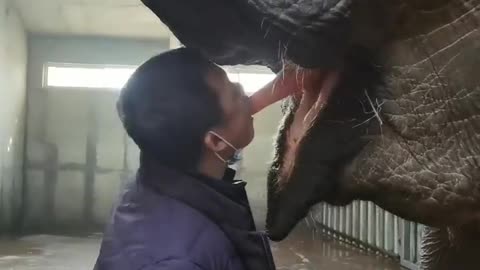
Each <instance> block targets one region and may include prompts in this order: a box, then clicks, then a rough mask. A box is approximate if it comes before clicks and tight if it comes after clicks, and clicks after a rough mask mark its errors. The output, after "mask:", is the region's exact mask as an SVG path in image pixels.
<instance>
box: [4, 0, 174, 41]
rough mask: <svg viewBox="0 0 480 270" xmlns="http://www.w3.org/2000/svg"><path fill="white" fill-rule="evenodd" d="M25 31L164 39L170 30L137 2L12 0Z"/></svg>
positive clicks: (128, 0)
mask: <svg viewBox="0 0 480 270" xmlns="http://www.w3.org/2000/svg"><path fill="white" fill-rule="evenodd" d="M13 3H14V4H15V5H16V6H17V8H18V10H19V12H20V14H21V16H22V18H23V20H24V23H25V27H26V28H27V30H28V31H30V32H33V33H47V34H59V35H94V36H110V37H128V38H148V39H150V38H152V39H158V38H166V37H169V36H170V31H169V30H168V28H167V27H166V26H165V25H163V24H162V23H161V22H160V20H159V19H158V18H157V17H156V16H155V15H154V14H153V13H152V12H151V11H150V10H149V9H147V8H146V7H145V6H144V5H143V4H142V3H141V2H140V0H13Z"/></svg>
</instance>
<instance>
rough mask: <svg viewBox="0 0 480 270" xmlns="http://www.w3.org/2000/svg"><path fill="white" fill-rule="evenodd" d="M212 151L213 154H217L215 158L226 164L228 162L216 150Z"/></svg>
mask: <svg viewBox="0 0 480 270" xmlns="http://www.w3.org/2000/svg"><path fill="white" fill-rule="evenodd" d="M213 153H214V154H215V156H217V158H218V159H220V160H221V161H222V162H223V163H225V164H228V162H227V161H226V160H225V159H224V158H222V157H221V156H220V155H219V154H218V153H217V152H213Z"/></svg>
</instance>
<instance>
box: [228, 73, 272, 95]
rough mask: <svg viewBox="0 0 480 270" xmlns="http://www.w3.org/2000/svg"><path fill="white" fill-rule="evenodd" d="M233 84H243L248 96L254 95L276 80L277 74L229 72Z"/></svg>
mask: <svg viewBox="0 0 480 270" xmlns="http://www.w3.org/2000/svg"><path fill="white" fill-rule="evenodd" d="M227 74H228V78H229V79H230V81H232V82H238V83H241V84H242V86H243V88H244V90H245V92H246V93H247V94H253V93H255V92H256V91H257V90H259V89H260V88H262V87H263V86H265V85H266V84H267V83H269V82H270V81H272V80H273V79H274V78H275V74H268V73H265V74H263V73H240V72H235V73H234V72H227Z"/></svg>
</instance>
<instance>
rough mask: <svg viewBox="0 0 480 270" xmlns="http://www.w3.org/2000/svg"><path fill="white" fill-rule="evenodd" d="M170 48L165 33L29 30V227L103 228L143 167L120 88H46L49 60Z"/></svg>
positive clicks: (129, 59)
mask: <svg viewBox="0 0 480 270" xmlns="http://www.w3.org/2000/svg"><path fill="white" fill-rule="evenodd" d="M165 48H168V40H165V41H134V40H123V39H107V38H85V37H82V38H77V37H53V36H31V37H30V39H29V64H28V72H29V73H28V115H27V144H26V147H27V151H26V160H27V166H26V172H25V173H26V181H25V199H24V215H23V218H24V220H23V231H24V232H25V233H38V232H41V233H43V232H53V233H56V232H62V231H79V230H81V231H84V230H88V229H98V228H99V226H101V225H102V224H103V223H104V221H105V220H106V219H107V218H108V216H109V214H110V210H111V207H112V204H113V202H114V201H115V199H116V198H117V196H118V194H119V192H120V187H121V184H122V183H123V182H124V181H125V180H126V179H127V178H128V176H129V175H131V173H132V169H134V168H136V167H137V166H138V165H137V164H138V161H137V156H138V151H137V150H136V147H135V146H134V145H133V144H132V143H131V142H130V141H129V140H127V138H126V136H125V134H124V132H123V129H122V128H121V125H120V122H119V121H118V119H117V116H116V112H115V106H114V104H115V101H116V99H117V96H118V92H115V91H111V90H101V89H99V90H91V89H66V88H65V89H61V88H52V89H48V88H45V87H43V84H42V81H43V67H44V65H45V64H46V63H48V62H58V63H80V64H109V65H112V64H113V65H139V64H141V63H142V62H143V61H145V60H147V59H148V58H150V57H151V56H153V55H155V54H158V53H160V52H162V51H164V50H165ZM127 159H128V161H127ZM130 163H131V164H130Z"/></svg>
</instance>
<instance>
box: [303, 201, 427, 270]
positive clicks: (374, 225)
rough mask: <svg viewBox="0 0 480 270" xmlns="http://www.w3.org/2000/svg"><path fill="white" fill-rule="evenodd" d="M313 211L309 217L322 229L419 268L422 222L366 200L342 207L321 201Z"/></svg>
mask: <svg viewBox="0 0 480 270" xmlns="http://www.w3.org/2000/svg"><path fill="white" fill-rule="evenodd" d="M312 214H313V215H312V216H311V218H312V219H314V220H315V221H316V223H317V224H320V227H321V229H322V231H323V232H324V233H326V234H328V235H331V236H332V237H334V238H336V239H338V240H340V241H343V242H346V243H349V244H351V245H354V246H357V247H359V248H362V249H365V250H369V251H373V252H375V253H378V254H383V255H386V256H389V257H395V258H398V259H399V260H400V264H401V265H402V266H403V267H405V268H407V269H412V270H416V269H419V257H420V240H421V237H422V231H423V230H422V225H420V224H416V223H413V222H410V221H406V220H403V219H402V218H400V217H397V216H395V215H393V214H391V213H389V212H387V211H385V210H383V209H381V208H380V207H378V206H376V205H374V204H373V203H372V202H365V201H354V202H352V203H351V204H350V205H348V206H345V207H336V206H331V205H328V204H325V203H322V204H319V205H317V206H315V207H314V209H313V210H312Z"/></svg>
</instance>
